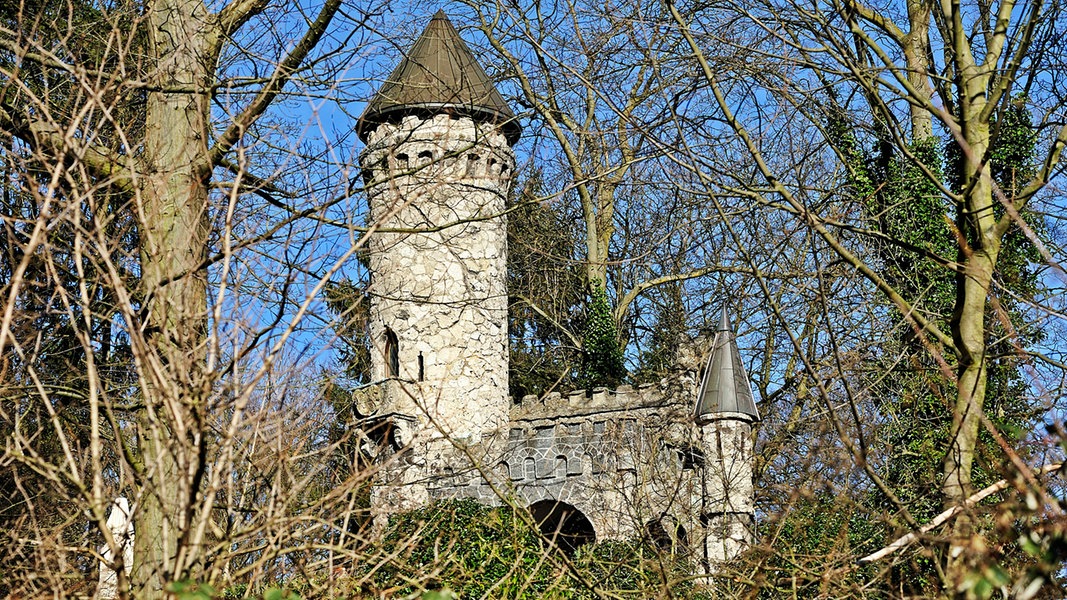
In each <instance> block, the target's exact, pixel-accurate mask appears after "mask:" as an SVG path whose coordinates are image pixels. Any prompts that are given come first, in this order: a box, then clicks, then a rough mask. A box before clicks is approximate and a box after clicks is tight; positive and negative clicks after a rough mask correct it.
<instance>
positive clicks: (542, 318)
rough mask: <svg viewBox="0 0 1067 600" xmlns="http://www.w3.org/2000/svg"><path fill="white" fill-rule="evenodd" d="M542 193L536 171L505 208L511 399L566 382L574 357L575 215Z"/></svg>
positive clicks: (577, 294)
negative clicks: (568, 214) (542, 198)
mask: <svg viewBox="0 0 1067 600" xmlns="http://www.w3.org/2000/svg"><path fill="white" fill-rule="evenodd" d="M540 194H541V179H540V175H539V174H538V173H534V174H533V175H532V176H531V177H530V178H529V179H528V180H527V181H526V183H525V185H524V186H523V187H522V190H521V191H520V193H519V195H518V198H515V199H512V200H511V201H510V202H511V206H510V207H509V208H510V212H509V213H508V294H509V300H508V337H509V340H510V343H509V349H510V353H511V355H510V372H509V374H508V385H509V388H510V392H511V395H512V396H513V397H515V398H521V397H523V396H525V395H527V394H537V395H541V394H543V393H545V392H547V391H549V390H551V389H552V388H553V387H556V386H558V385H560V384H565V385H569V384H570V383H571V377H572V371H573V368H574V365H575V363H577V362H578V354H577V351H578V349H577V348H575V347H574V344H573V343H572V342H571V341H570V339H571V338H570V336H569V335H567V332H568V331H573V330H574V329H575V328H576V318H577V317H578V316H579V314H580V310H579V309H580V307H581V303H582V300H583V298H584V297H585V290H584V287H583V284H582V275H581V269H580V268H579V263H578V261H575V260H573V256H574V253H575V248H576V247H577V241H576V234H575V229H574V220H573V219H568V218H567V217H566V215H564V214H561V213H560V212H559V210H558V209H557V208H556V206H554V205H549V204H545V203H542V202H540V201H538V197H539V196H540Z"/></svg>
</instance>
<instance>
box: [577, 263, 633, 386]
mask: <svg viewBox="0 0 1067 600" xmlns="http://www.w3.org/2000/svg"><path fill="white" fill-rule="evenodd" d="M586 318H587V320H586V324H585V334H584V335H583V336H582V366H581V373H580V376H579V382H580V383H581V385H583V386H585V387H586V388H594V387H609V388H613V387H617V386H618V385H619V384H620V383H622V381H623V379H624V378H625V377H626V362H625V358H624V356H623V350H622V346H621V344H619V331H618V329H617V328H616V326H615V316H614V315H613V314H612V311H611V304H610V302H609V301H608V293H607V291H605V290H604V287H603V286H602V285H601V284H599V283H594V284H593V286H592V291H591V293H590V298H589V310H588V314H587V316H586Z"/></svg>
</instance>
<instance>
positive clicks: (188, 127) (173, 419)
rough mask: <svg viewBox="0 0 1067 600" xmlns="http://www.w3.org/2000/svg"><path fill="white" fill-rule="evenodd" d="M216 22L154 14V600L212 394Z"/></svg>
mask: <svg viewBox="0 0 1067 600" xmlns="http://www.w3.org/2000/svg"><path fill="white" fill-rule="evenodd" d="M209 19H210V15H209V13H208V12H207V10H206V9H205V7H204V5H203V3H202V2H200V1H199V0H160V1H158V2H154V3H153V4H152V5H151V6H150V8H149V11H148V21H147V22H148V27H149V31H148V38H149V48H148V50H149V55H150V56H152V57H154V60H152V61H149V65H153V66H155V68H156V69H157V70H155V71H154V72H151V73H150V74H149V78H150V80H151V81H152V82H153V83H154V87H155V89H154V91H152V92H151V93H149V95H148V98H147V107H146V119H145V137H144V140H145V144H144V156H143V162H142V164H141V166H140V168H141V174H140V178H139V184H140V185H139V192H140V202H141V205H140V209H141V218H142V222H141V244H142V246H141V269H142V283H143V286H144V287H143V290H144V294H145V296H144V298H145V300H144V301H145V303H146V308H147V310H148V312H147V317H146V323H145V337H146V340H147V342H148V349H147V353H146V358H147V360H148V361H150V362H149V363H148V364H146V365H145V367H144V371H145V372H146V373H147V375H146V377H145V380H144V385H143V393H144V403H145V408H144V409H143V410H142V414H141V415H140V418H139V425H140V427H141V430H140V432H139V433H140V450H141V454H142V461H143V467H144V469H143V472H142V474H141V477H142V481H141V483H142V490H143V497H142V498H141V506H140V507H139V509H138V510H137V511H136V513H135V518H136V521H135V527H136V538H135V539H136V548H135V557H134V570H133V582H134V589H135V590H140V593H139V595H143V596H145V597H158V596H160V595H161V594H162V592H163V590H164V588H165V586H166V584H167V583H169V582H171V581H173V580H175V579H180V578H183V577H185V576H186V575H187V573H185V571H186V570H187V568H186V567H183V565H182V562H186V563H187V562H188V561H183V560H181V559H180V557H179V556H178V549H179V540H180V539H181V537H182V535H183V532H184V531H185V530H186V529H187V527H188V516H189V515H188V510H187V509H188V507H189V506H190V503H191V500H192V497H193V495H194V493H195V490H192V489H190V486H191V481H192V477H191V474H192V473H193V472H195V461H197V460H198V456H197V452H195V446H196V444H195V439H194V438H195V430H194V429H192V428H191V424H192V423H193V422H194V420H195V415H196V414H197V413H198V411H199V410H200V403H201V401H202V400H203V398H204V397H205V395H206V394H207V392H208V391H209V390H210V382H209V381H208V380H207V378H206V376H205V373H204V368H203V367H204V364H203V356H204V340H205V333H206V322H207V319H206V311H207V287H206V276H207V274H206V269H204V265H203V262H204V258H205V256H206V245H207V237H208V235H207V234H208V193H207V184H208V179H209V177H210V174H211V168H210V166H209V165H208V164H207V163H206V162H205V160H204V159H205V157H206V156H207V154H208V135H209V131H208V128H209V125H210V104H209V101H210V95H209V93H208V92H207V90H208V89H209V83H210V75H211V74H212V73H213V71H214V66H215V65H214V60H213V59H212V58H211V57H210V55H211V51H210V49H209V44H208V40H209V36H208V33H209V32H211V31H212V29H211V27H212V24H211V23H210V21H209Z"/></svg>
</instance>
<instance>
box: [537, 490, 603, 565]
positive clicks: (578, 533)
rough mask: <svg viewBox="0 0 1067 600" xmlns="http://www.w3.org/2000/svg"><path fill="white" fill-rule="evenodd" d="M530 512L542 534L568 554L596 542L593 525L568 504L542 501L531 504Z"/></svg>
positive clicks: (580, 512)
mask: <svg viewBox="0 0 1067 600" xmlns="http://www.w3.org/2000/svg"><path fill="white" fill-rule="evenodd" d="M529 510H530V515H531V516H533V518H534V522H536V523H537V526H538V528H540V530H541V534H542V535H544V536H545V538H546V539H548V540H551V541H552V542H554V543H555V544H556V545H557V546H559V547H560V548H561V549H562V550H563V551H564V552H567V553H568V554H572V553H573V552H574V551H575V550H576V549H577V548H578V547H579V546H584V545H585V544H591V543H593V542H595V541H596V531H595V530H594V529H593V524H592V523H591V522H590V521H589V519H588V518H587V517H586V516H585V515H584V514H583V513H582V511H580V510H578V509H577V508H575V507H574V506H572V505H570V504H567V503H566V502H559V501H557V500H541V501H539V502H534V503H533V504H531V505H530V508H529Z"/></svg>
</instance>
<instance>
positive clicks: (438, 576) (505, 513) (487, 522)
mask: <svg viewBox="0 0 1067 600" xmlns="http://www.w3.org/2000/svg"><path fill="white" fill-rule="evenodd" d="M524 517H525V518H524ZM528 519H529V515H527V514H525V513H520V512H517V511H516V510H514V509H511V508H509V507H500V508H492V507H488V506H485V505H482V504H480V503H478V502H476V501H474V500H444V501H440V502H437V503H435V504H432V505H430V506H427V507H425V508H422V509H418V510H414V511H411V512H407V513H402V514H399V515H395V516H393V517H392V518H391V519H390V523H389V528H388V530H387V532H386V535H385V537H384V539H383V541H382V544H381V546H380V547H379V548H378V549H377V554H378V555H379V556H382V557H390V559H389V560H387V561H380V563H381V564H378V565H370V564H368V565H363V566H362V567H361V568H362V569H364V570H365V572H359V573H354V574H353V575H354V576H353V581H361V582H363V583H362V586H361V588H360V589H359V590H353V591H352V592H353V595H354V596H374V597H379V596H388V597H394V596H395V597H410V596H412V595H416V594H422V596H421V597H422V598H424V599H426V598H455V597H458V598H516V599H518V598H523V599H527V598H528V599H535V598H536V599H540V598H554V599H564V598H566V599H586V598H590V599H591V598H596V597H598V594H597V593H594V592H593V591H592V589H591V588H593V589H596V590H599V591H600V592H603V593H607V594H609V595H612V596H613V597H623V598H634V599H635V600H636V599H644V598H651V597H661V596H663V595H664V594H665V593H666V591H667V590H668V589H669V590H670V594H671V597H674V598H695V597H696V596H695V595H694V594H696V593H697V590H696V587H695V586H694V585H693V583H692V581H691V580H689V578H688V574H689V572H690V567H689V565H688V563H687V562H685V561H684V560H683V559H680V558H677V557H672V556H670V555H664V554H661V553H659V552H657V551H656V550H655V549H653V548H650V547H649V546H647V545H644V544H642V543H636V542H608V543H601V544H592V545H588V546H583V547H581V548H579V550H578V551H577V553H576V555H575V556H574V557H567V556H566V555H565V554H564V553H563V552H562V551H561V550H559V549H558V548H556V547H554V546H552V545H551V544H549V543H548V542H547V541H546V540H545V539H544V538H543V537H542V536H541V534H540V533H539V532H538V530H537V529H536V527H534V526H531V525H530V524H529V521H528ZM568 562H569V563H570V564H569V566H568Z"/></svg>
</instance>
